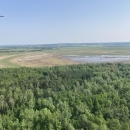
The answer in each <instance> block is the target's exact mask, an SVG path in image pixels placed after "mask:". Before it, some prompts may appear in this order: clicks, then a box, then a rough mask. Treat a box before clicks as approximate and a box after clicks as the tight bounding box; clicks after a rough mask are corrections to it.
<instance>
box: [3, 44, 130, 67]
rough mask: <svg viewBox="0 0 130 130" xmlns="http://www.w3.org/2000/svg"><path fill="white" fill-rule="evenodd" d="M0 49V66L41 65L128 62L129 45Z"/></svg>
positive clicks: (129, 59) (129, 56) (129, 55)
mask: <svg viewBox="0 0 130 130" xmlns="http://www.w3.org/2000/svg"><path fill="white" fill-rule="evenodd" d="M19 50H20V47H19V48H16V49H10V50H9V51H4V52H3V50H2V49H1V50H0V68H11V67H24V66H25V67H43V66H57V65H70V64H79V63H80V64H84V63H108V62H112V63H113V62H123V63H129V62H130V51H129V50H130V46H101V45H94V46H92V45H89V46H87V45H86V46H71V47H67V46H65V47H55V48H51V49H44V50H42V49H41V50H34V49H33V50H31V49H22V51H19Z"/></svg>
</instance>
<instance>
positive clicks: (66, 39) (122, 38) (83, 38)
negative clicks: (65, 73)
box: [0, 0, 130, 45]
mask: <svg viewBox="0 0 130 130" xmlns="http://www.w3.org/2000/svg"><path fill="white" fill-rule="evenodd" d="M129 5H130V1H129V0H125V1H122V0H115V1H113V0H109V1H104V0H99V1H97V0H93V1H88V0H82V1H79V0H62V1H60V0H55V1H53V0H50V1H43V0H39V1H34V0H28V1H25V0H22V1H16V0H12V1H8V2H7V1H1V4H0V15H4V16H5V17H3V18H0V36H1V37H0V45H30V44H31V45H33V44H56V43H57V44H58V43H111V42H112V43H113V42H114V43H115V42H129V41H130V36H129V34H130V17H129V15H130V8H129Z"/></svg>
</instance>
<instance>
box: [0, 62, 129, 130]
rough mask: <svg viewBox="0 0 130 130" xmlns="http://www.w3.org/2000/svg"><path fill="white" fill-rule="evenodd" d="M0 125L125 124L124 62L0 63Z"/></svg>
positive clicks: (84, 128)
mask: <svg viewBox="0 0 130 130" xmlns="http://www.w3.org/2000/svg"><path fill="white" fill-rule="evenodd" d="M0 129H1V130H25V129H27V130H130V65H129V64H111V63H107V64H86V65H71V66H59V67H57V66H55V67H50V68H49V67H46V68H10V69H9V68H6V69H0Z"/></svg>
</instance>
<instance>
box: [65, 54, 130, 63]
mask: <svg viewBox="0 0 130 130" xmlns="http://www.w3.org/2000/svg"><path fill="white" fill-rule="evenodd" d="M65 57H66V58H67V59H70V60H72V61H76V62H80V63H107V62H123V61H124V62H127V61H130V55H95V56H78V55H67V56H65Z"/></svg>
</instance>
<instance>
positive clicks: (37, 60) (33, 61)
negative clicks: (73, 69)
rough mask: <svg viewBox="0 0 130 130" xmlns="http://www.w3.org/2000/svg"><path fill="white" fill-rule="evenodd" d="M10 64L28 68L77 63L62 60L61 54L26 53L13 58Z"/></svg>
mask: <svg viewBox="0 0 130 130" xmlns="http://www.w3.org/2000/svg"><path fill="white" fill-rule="evenodd" d="M10 62H11V63H13V64H17V65H18V66H26V67H42V66H56V65H70V64H75V63H76V62H73V61H71V60H67V59H62V56H61V55H59V54H48V53H26V54H25V55H23V56H17V57H14V58H12V59H11V60H10Z"/></svg>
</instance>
